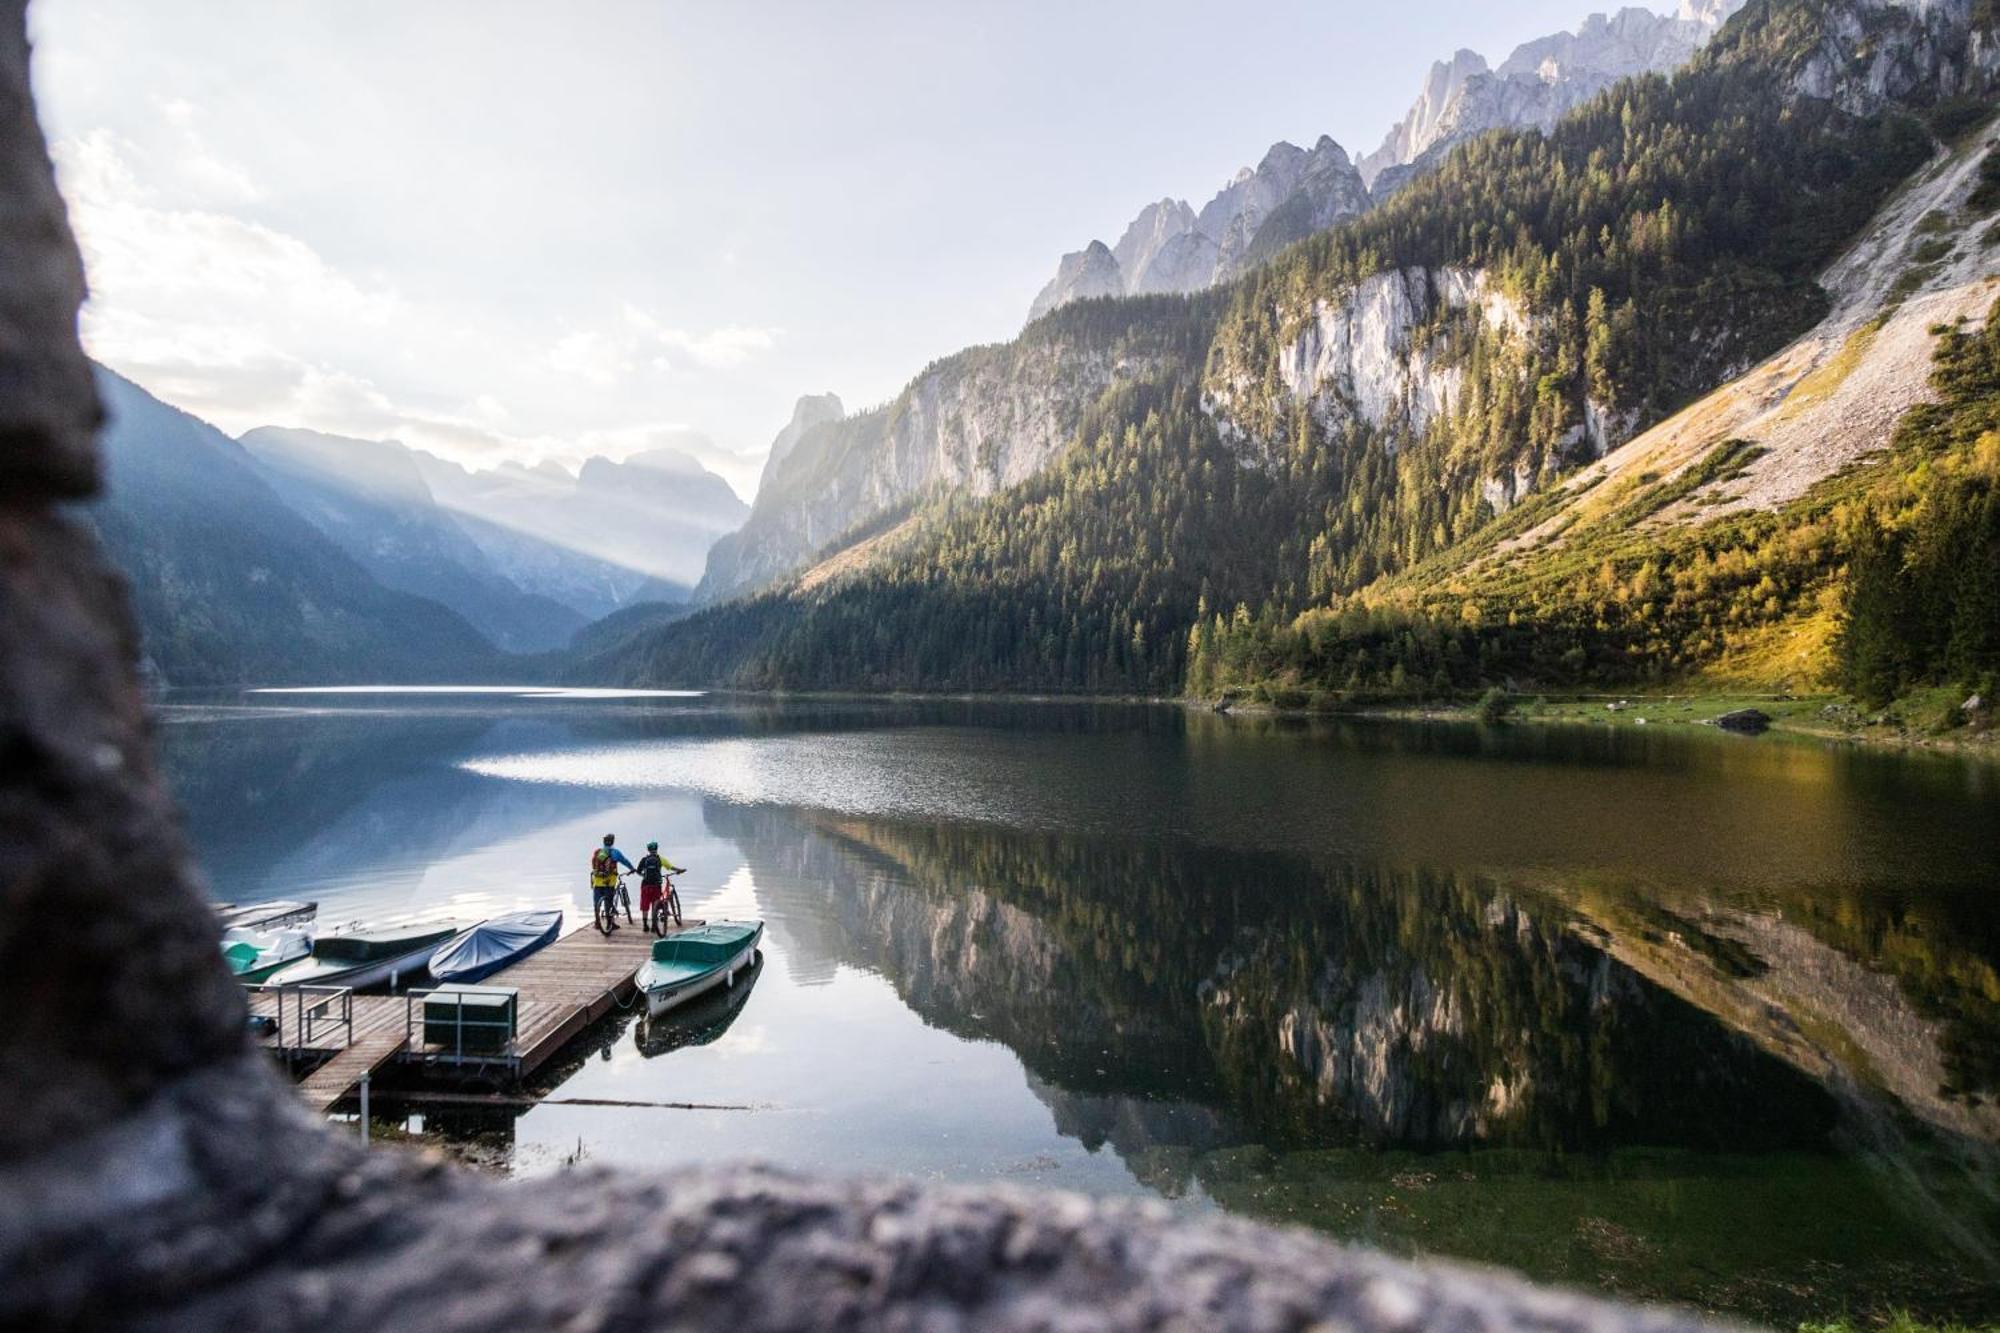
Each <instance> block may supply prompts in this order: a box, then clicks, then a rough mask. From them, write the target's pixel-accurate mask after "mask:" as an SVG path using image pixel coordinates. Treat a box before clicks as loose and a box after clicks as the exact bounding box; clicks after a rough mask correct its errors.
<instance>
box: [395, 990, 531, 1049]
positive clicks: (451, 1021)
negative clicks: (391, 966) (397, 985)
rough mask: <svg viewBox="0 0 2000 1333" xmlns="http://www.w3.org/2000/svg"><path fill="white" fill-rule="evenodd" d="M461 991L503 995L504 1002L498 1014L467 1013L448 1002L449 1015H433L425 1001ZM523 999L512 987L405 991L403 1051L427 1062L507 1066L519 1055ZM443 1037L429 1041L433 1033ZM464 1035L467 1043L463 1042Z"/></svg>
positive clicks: (485, 994) (464, 992)
mask: <svg viewBox="0 0 2000 1333" xmlns="http://www.w3.org/2000/svg"><path fill="white" fill-rule="evenodd" d="M461 995H479V996H487V997H491V996H495V995H505V996H506V1004H505V1006H504V1008H503V1010H502V1012H501V1013H500V1014H499V1015H498V1016H497V1017H492V1018H486V1017H481V1016H479V1015H477V1014H474V1015H472V1016H470V1017H468V1016H467V1014H466V1006H465V1005H464V1004H462V1003H461V1004H455V1005H453V1006H452V1013H451V1015H450V1016H449V1017H440V1018H433V1017H432V1016H431V1015H430V1013H429V1011H428V1009H427V1007H426V1005H425V1002H426V1001H427V1000H431V999H434V998H437V997H440V996H442V997H444V998H447V999H449V998H451V997H453V996H461ZM520 1010H521V999H520V996H519V994H518V993H516V992H514V991H513V990H511V989H510V988H504V987H486V986H434V987H432V988H430V989H429V990H412V991H408V992H405V994H404V998H403V1037H404V1040H405V1041H406V1042H407V1043H408V1046H407V1049H408V1050H409V1051H410V1052H411V1053H412V1054H413V1055H420V1056H421V1057H422V1058H423V1060H424V1061H425V1062H426V1063H438V1064H454V1065H471V1064H506V1065H511V1064H513V1063H515V1062H516V1061H517V1060H518V1059H519V1058H520V1051H519V1050H518V1049H517V1048H516V1042H515V1038H516V1037H517V1035H518V1033H519V1027H520V1018H521V1013H520ZM434 1035H435V1036H437V1037H439V1038H441V1039H440V1040H433V1039H432V1038H433V1036H434ZM468 1038H469V1039H470V1041H471V1044H470V1046H469V1047H468V1045H467V1040H468Z"/></svg>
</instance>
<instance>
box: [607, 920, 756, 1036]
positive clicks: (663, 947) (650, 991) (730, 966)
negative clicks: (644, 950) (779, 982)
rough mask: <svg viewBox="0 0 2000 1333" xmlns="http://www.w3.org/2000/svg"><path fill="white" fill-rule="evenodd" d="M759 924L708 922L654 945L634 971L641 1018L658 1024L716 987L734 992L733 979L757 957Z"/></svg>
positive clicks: (677, 933) (678, 932)
mask: <svg viewBox="0 0 2000 1333" xmlns="http://www.w3.org/2000/svg"><path fill="white" fill-rule="evenodd" d="M763 938H764V923H763V922H762V921H711V922H709V923H707V924H706V925H701V926H693V927H690V928H689V929H687V930H681V931H676V932H674V933H673V934H671V935H669V936H667V937H666V938H665V939H663V940H654V941H653V956H652V957H651V958H649V959H647V960H646V962H645V963H644V964H643V965H641V967H640V968H639V976H638V979H637V980H638V986H639V991H640V993H641V994H643V995H644V996H645V997H646V1017H648V1018H658V1017H659V1016H660V1015H661V1014H664V1013H666V1012H667V1011H668V1010H669V1009H672V1008H674V1007H675V1006H677V1005H682V1004H686V1003H687V1002H688V1001H689V1000H692V999H693V998H694V997H695V996H697V995H705V994H707V993H708V992H709V991H711V990H714V989H715V988H716V987H717V986H734V985H735V984H736V974H737V973H738V972H741V971H742V970H743V969H744V968H746V967H748V966H750V964H751V963H752V962H753V961H755V959H756V957H757V943H758V941H760V940H762V939H763Z"/></svg>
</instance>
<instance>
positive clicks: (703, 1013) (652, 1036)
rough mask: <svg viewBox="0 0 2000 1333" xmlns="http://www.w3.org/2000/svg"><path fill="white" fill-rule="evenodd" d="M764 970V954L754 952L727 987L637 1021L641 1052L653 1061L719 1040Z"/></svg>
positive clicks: (635, 1030)
mask: <svg viewBox="0 0 2000 1333" xmlns="http://www.w3.org/2000/svg"><path fill="white" fill-rule="evenodd" d="M763 970H764V956H763V955H762V954H761V953H759V954H752V955H751V956H750V961H749V963H747V964H746V965H745V966H744V968H743V970H742V971H740V972H738V973H737V974H736V979H735V980H734V981H733V982H731V983H730V984H729V985H728V986H726V987H724V988H723V989H721V990H711V991H709V993H708V994H706V995H703V996H700V997H698V998H696V999H693V1000H689V1001H687V1002H686V1003H685V1004H681V1005H678V1006H676V1007H675V1008H674V1009H673V1011H672V1012H670V1013H667V1014H663V1015H661V1016H660V1017H658V1018H646V1019H642V1020H640V1021H639V1022H637V1023H635V1024H633V1029H634V1032H635V1040H636V1041H637V1043H638V1047H639V1054H641V1055H643V1056H645V1057H646V1058H647V1059H648V1060H651V1059H653V1058H654V1057H656V1056H661V1055H666V1054H668V1053H670V1052H673V1051H683V1050H687V1049H689V1048H690V1047H694V1046H706V1045H708V1044H709V1043H711V1042H713V1041H717V1040H719V1039H720V1038H721V1037H722V1035H723V1034H724V1033H725V1032H727V1031H729V1025H730V1024H732V1023H734V1022H735V1021H736V1016H737V1015H738V1014H740V1013H742V1012H743V1006H744V1004H745V1003H746V1002H747V1001H748V1000H749V998H750V992H751V990H752V989H754V988H755V987H756V985H757V978H758V976H759V975H760V974H761V973H762V972H763Z"/></svg>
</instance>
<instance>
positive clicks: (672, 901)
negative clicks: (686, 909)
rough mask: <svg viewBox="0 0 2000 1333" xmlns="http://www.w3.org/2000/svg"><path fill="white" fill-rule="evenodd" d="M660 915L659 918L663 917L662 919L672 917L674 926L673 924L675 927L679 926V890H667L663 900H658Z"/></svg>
mask: <svg viewBox="0 0 2000 1333" xmlns="http://www.w3.org/2000/svg"><path fill="white" fill-rule="evenodd" d="M660 914H661V916H663V917H665V916H671V917H673V919H674V924H675V925H676V926H678V925H680V923H681V892H680V890H679V889H668V890H667V896H666V897H665V898H663V899H661V900H660Z"/></svg>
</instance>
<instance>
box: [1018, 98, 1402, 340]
mask: <svg viewBox="0 0 2000 1333" xmlns="http://www.w3.org/2000/svg"><path fill="white" fill-rule="evenodd" d="M1367 206H1368V188H1367V186H1366V185H1364V184H1363V183H1362V180H1361V174H1360V173H1359V172H1358V171H1357V170H1356V169H1355V166H1354V163H1353V162H1352V161H1351V160H1350V159H1349V158H1348V155H1347V150H1346V149H1344V148H1342V147H1341V146H1340V145H1339V144H1338V143H1336V142H1335V141H1334V140H1333V139H1332V138H1331V137H1330V136H1328V135H1324V134H1323V135H1321V136H1320V137H1319V138H1318V139H1317V140H1315V141H1314V143H1313V146H1312V147H1311V148H1310V149H1306V148H1301V147H1299V146H1298V145H1297V144H1295V143H1292V142H1290V141H1289V140H1283V139H1281V140H1279V141H1278V142H1277V143H1274V144H1272V145H1271V146H1270V147H1269V148H1268V149H1266V150H1265V152H1264V156H1263V157H1262V158H1261V159H1259V161H1258V163H1257V165H1256V166H1254V167H1243V168H1242V169H1240V170H1239V171H1237V173H1236V174H1235V175H1234V176H1232V177H1230V179H1229V183H1228V184H1226V185H1224V186H1223V187H1222V189H1221V190H1219V191H1217V192H1216V194H1215V196H1214V198H1212V199H1210V200H1209V201H1208V202H1207V203H1206V204H1204V205H1203V206H1202V208H1201V211H1200V212H1199V213H1197V212H1196V211H1195V210H1194V209H1193V208H1192V207H1190V206H1189V205H1188V203H1187V201H1186V200H1184V199H1175V198H1172V197H1171V196H1169V197H1167V198H1163V199H1160V200H1157V201H1156V202H1154V203H1150V204H1148V205H1146V207H1144V208H1142V209H1141V210H1139V213H1138V215H1137V216H1136V217H1134V218H1133V219H1132V221H1131V222H1130V223H1129V224H1128V225H1127V226H1126V228H1125V231H1124V233H1123V234H1122V235H1121V236H1120V237H1119V240H1118V244H1117V246H1116V247H1106V246H1105V245H1104V244H1103V242H1101V241H1092V242H1091V243H1090V244H1089V245H1088V246H1086V247H1085V248H1084V249H1082V250H1077V251H1073V252H1071V253H1070V254H1067V255H1064V256H1063V258H1062V261H1061V263H1060V264H1059V265H1057V268H1056V276H1055V277H1054V278H1052V279H1050V281H1049V283H1048V285H1047V286H1045V287H1043V288H1042V291H1041V294H1040V295H1038V296H1037V297H1036V298H1035V303H1034V305H1033V306H1032V307H1031V308H1030V310H1029V316H1028V317H1029V318H1030V319H1038V318H1040V317H1041V316H1042V315H1045V314H1047V313H1048V312H1049V311H1051V310H1054V309H1056V308H1057V307H1058V306H1062V305H1066V304H1068V303H1069V302H1071V301H1080V300H1085V299H1087V298H1089V297H1093V296H1138V295H1146V294H1150V293H1157V292H1196V291H1200V290H1202V289H1203V288H1204V287H1208V286H1210V285H1212V284H1214V283H1216V282H1220V281H1222V280H1223V279H1225V278H1228V277H1231V276H1233V275H1234V274H1236V273H1238V272H1241V271H1242V269H1243V267H1244V266H1245V265H1246V264H1247V263H1249V262H1252V261H1253V259H1255V258H1261V257H1262V256H1264V255H1266V254H1268V253H1270V252H1271V250H1272V249H1273V248H1275V246H1276V245H1277V244H1278V243H1279V241H1278V239H1277V238H1279V237H1283V238H1285V239H1287V240H1289V239H1296V238H1297V236H1299V235H1304V234H1305V233H1306V232H1308V231H1312V230H1317V229H1318V228H1320V227H1326V226H1330V225H1332V223H1333V222H1334V221H1336V220H1338V219H1339V218H1341V217H1347V216H1351V215H1353V214H1356V213H1359V212H1361V211H1362V210H1363V209H1365V208H1366V207H1367ZM1274 218H1278V219H1281V220H1280V222H1279V223H1278V225H1277V226H1276V227H1275V228H1273V227H1272V226H1271V223H1272V219H1274Z"/></svg>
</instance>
